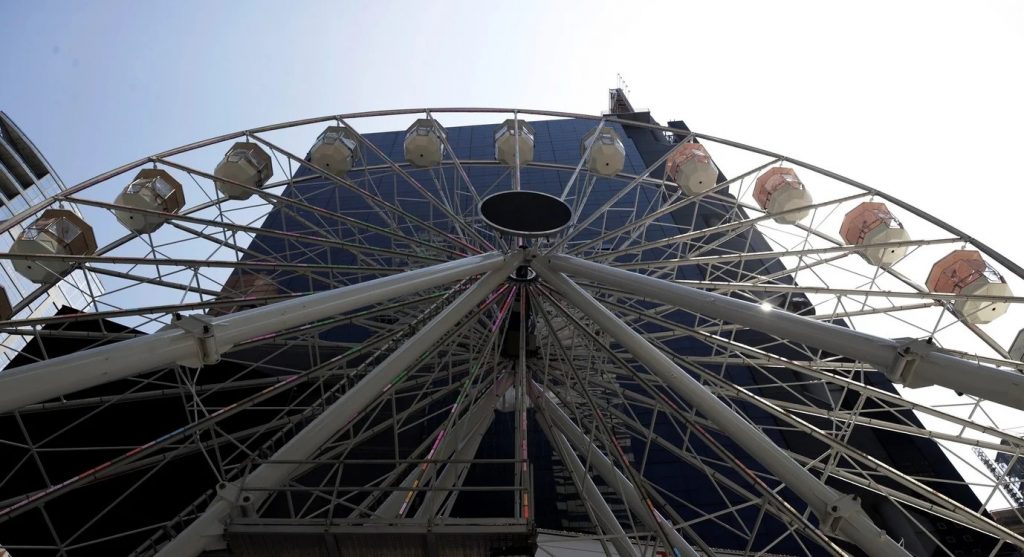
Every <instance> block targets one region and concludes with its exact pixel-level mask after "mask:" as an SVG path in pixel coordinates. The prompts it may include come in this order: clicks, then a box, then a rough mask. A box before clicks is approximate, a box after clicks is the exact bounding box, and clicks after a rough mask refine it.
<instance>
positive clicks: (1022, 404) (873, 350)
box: [535, 255, 1024, 410]
mask: <svg viewBox="0 0 1024 557" xmlns="http://www.w3.org/2000/svg"><path fill="white" fill-rule="evenodd" d="M538 263H539V265H535V267H544V268H550V269H551V270H552V271H556V272H559V273H568V274H571V275H575V276H578V277H582V278H586V279H588V280H592V281H595V282H598V283H601V284H606V285H608V286H612V287H614V288H620V289H622V290H624V291H626V292H630V293H631V294H632V295H634V296H638V297H645V298H650V299H654V300H658V301H659V302H662V303H665V304H669V305H673V306H676V307H679V308H681V309H684V310H687V311H690V312H694V313H700V314H701V315H706V316H708V317H713V318H715V319H721V320H723V321H726V322H729V323H734V324H736V325H741V326H744V327H749V328H751V329H756V330H758V331H762V332H764V333H767V334H770V335H773V336H776V337H780V338H785V339H788V340H791V341H794V342H797V343H800V344H806V345H808V346H813V347H815V348H820V349H822V350H825V351H827V352H831V353H833V354H839V355H842V356H847V357H849V358H853V359H855V360H858V361H861V362H865V363H867V364H870V365H871V366H874V367H875V368H876V369H878V370H880V371H883V372H885V373H886V375H888V376H889V379H890V380H892V381H893V382H896V383H901V384H903V385H904V386H905V387H910V388H917V387H927V386H930V385H940V386H943V387H946V388H949V389H952V390H954V391H956V392H958V393H968V394H971V395H974V396H977V397H980V398H983V399H985V400H990V401H992V402H998V403H1000V404H1004V405H1006V406H1009V407H1011V408H1017V409H1019V410H1024V374H1020V373H1013V372H1009V371H1005V370H1002V369H999V368H996V367H993V366H990V365H985V364H981V363H977V362H971V361H968V360H965V359H963V358H959V357H957V356H953V355H950V354H945V353H942V352H941V351H939V350H938V349H936V348H935V347H933V346H931V345H929V344H927V343H926V342H923V341H915V340H912V339H897V340H893V339H888V338H883V337H878V336H874V335H870V334H867V333H864V332H861V331H855V330H853V329H848V328H846V327H840V326H838V325H832V324H830V323H822V322H820V321H816V320H813V319H808V318H806V317H801V316H799V315H794V314H792V313H789V312H786V311H782V310H778V309H774V308H768V309H766V308H765V307H763V306H761V305H759V304H753V303H750V302H744V301H742V300H737V299H735V298H730V297H728V296H723V295H721V294H716V293H714V292H706V291H703V290H697V289H694V288H690V287H688V286H683V285H681V284H675V283H672V282H668V281H665V280H661V279H656V278H652V277H648V276H644V275H641V274H639V273H633V272H630V271H623V270H620V269H615V268H612V267H609V266H607V265H602V264H599V263H590V262H588V261H583V260H582V259H577V258H575V257H569V256H565V255H552V256H549V257H547V256H546V257H543V258H542V259H539V260H538ZM538 272H539V269H538Z"/></svg>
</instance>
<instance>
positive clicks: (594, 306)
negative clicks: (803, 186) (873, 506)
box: [533, 256, 910, 557]
mask: <svg viewBox="0 0 1024 557" xmlns="http://www.w3.org/2000/svg"><path fill="white" fill-rule="evenodd" d="M556 257H557V259H556ZM556 257H551V258H540V259H538V260H535V261H534V262H533V268H534V269H535V270H536V271H537V273H538V274H540V276H541V277H542V278H543V279H544V280H545V281H546V282H548V284H550V285H551V286H552V287H553V288H555V289H556V290H557V291H558V292H559V294H561V295H562V296H565V297H566V298H567V299H568V300H569V301H571V302H572V303H573V304H574V305H575V306H576V307H577V308H579V309H580V310H581V311H583V313H585V314H586V315H587V317H589V318H590V319H591V320H593V321H594V323H595V324H597V325H598V326H599V327H601V328H602V329H603V330H604V331H606V332H607V333H608V334H609V335H611V336H612V338H614V339H615V340H616V341H618V342H619V344H621V345H622V346H623V347H624V348H626V350H628V351H629V352H630V353H631V354H633V356H634V357H636V359H637V360H639V361H640V362H641V363H642V364H643V365H644V366H645V367H647V368H648V369H649V370H650V371H651V372H652V373H654V374H655V375H656V376H657V377H658V378H659V379H661V380H662V381H663V382H664V383H665V384H666V385H667V386H668V387H669V388H671V389H672V390H673V391H675V392H676V393H677V394H678V395H679V396H680V397H682V398H683V399H684V400H686V401H687V402H689V403H690V404H692V405H693V406H694V408H696V409H697V410H698V411H699V412H701V413H702V414H704V415H705V416H707V417H708V419H709V420H711V421H712V422H713V423H715V424H716V425H717V426H718V428H719V429H720V430H721V431H722V432H723V433H725V434H726V435H728V436H730V437H731V438H732V439H733V440H734V441H735V442H736V443H737V444H738V445H740V446H741V447H743V449H744V450H745V451H747V452H748V453H749V454H750V455H751V456H753V457H754V458H757V459H758V461H760V462H761V464H762V465H764V467H765V468H767V469H768V470H770V471H771V472H772V473H773V474H775V476H776V477H778V478H779V479H780V480H781V481H782V482H783V483H785V484H786V485H787V487H788V488H789V489H790V490H791V491H793V493H795V494H796V495H797V496H798V497H800V498H801V499H802V500H804V501H805V502H806V503H807V504H808V505H809V506H810V508H811V509H812V510H813V511H814V513H815V514H816V515H817V516H818V517H819V520H820V521H821V522H822V523H823V524H824V525H825V526H826V528H827V529H832V530H833V531H835V532H836V533H838V534H841V535H843V536H845V537H847V538H848V539H850V540H851V541H853V542H854V543H855V544H857V545H858V546H859V547H860V548H862V549H864V550H865V551H867V552H868V553H869V554H871V555H878V556H890V555H893V556H895V555H904V556H908V557H909V555H910V554H909V553H907V551H906V550H905V549H903V548H902V547H900V546H899V544H897V543H896V542H895V541H894V540H893V539H892V538H890V537H888V536H887V535H886V534H885V532H884V531H883V530H881V529H879V528H878V527H877V526H875V524H874V523H873V522H872V521H871V519H870V518H869V517H868V515H867V513H865V512H864V510H863V509H862V508H861V507H860V504H859V502H858V501H857V500H856V499H855V498H851V497H850V496H848V495H844V494H842V493H840V492H838V491H836V490H834V489H832V488H831V487H828V486H827V485H825V484H824V483H823V482H822V481H821V480H819V479H818V478H817V477H815V476H814V475H813V474H811V473H810V472H808V471H807V470H806V469H805V468H804V467H803V466H801V465H800V464H799V463H797V462H796V461H795V460H793V459H792V458H791V457H790V456H789V455H787V454H786V453H785V451H783V450H782V449H780V448H779V447H778V446H777V445H776V444H775V443H774V442H772V441H771V439H769V438H768V437H766V436H765V435H764V434H763V433H761V432H760V431H758V430H757V428H755V427H754V426H753V425H751V424H750V422H748V421H746V420H745V419H743V417H741V416H740V415H738V414H736V413H735V412H733V410H732V409H730V408H729V407H728V406H727V405H726V404H725V403H724V402H722V401H721V400H719V399H718V397H716V396H715V395H714V394H712V393H711V392H710V391H708V390H707V389H706V388H705V387H704V386H703V385H701V384H700V383H699V382H697V380H695V379H694V378H693V377H691V376H690V375H689V374H687V373H686V372H684V371H683V370H682V369H680V368H679V367H678V366H676V365H675V364H674V363H673V362H672V360H671V359H669V358H668V356H666V355H665V354H663V353H661V352H660V351H659V350H658V349H656V348H655V347H653V346H651V345H650V344H648V342H647V341H646V340H644V338H643V337H642V336H640V335H639V334H638V333H637V332H636V331H634V330H633V329H631V328H630V327H629V326H628V325H626V324H625V323H623V322H622V321H620V320H619V319H618V318H617V317H615V315H614V314H612V313H611V312H610V311H608V310H607V309H605V308H604V307H603V306H601V304H600V303H598V302H597V301H596V300H594V299H593V298H592V297H590V295H589V294H587V293H586V292H585V291H584V290H583V289H582V288H580V287H579V286H577V285H575V284H573V283H572V282H571V281H570V280H569V279H568V278H567V277H566V276H565V275H563V274H561V273H560V272H558V271H560V270H561V268H562V267H569V268H573V267H574V266H573V265H569V264H567V263H565V262H568V263H572V262H574V261H575V260H574V258H569V257H564V256H556ZM555 261H558V263H555ZM596 267H598V271H600V270H601V269H604V268H606V267H604V266H601V265H596ZM587 270H588V271H590V273H588V275H597V276H602V273H599V272H597V271H593V270H591V269H589V268H588V269H587ZM622 272H623V273H626V274H628V275H632V276H634V277H639V275H636V274H635V273H629V272H628V271H622ZM602 278H603V277H602ZM633 280H634V281H635V279H633ZM651 280H656V279H651ZM657 282H659V283H660V282H662V281H657ZM745 305H751V306H753V307H754V308H757V306H755V305H753V304H745ZM758 311H760V310H759V308H758Z"/></svg>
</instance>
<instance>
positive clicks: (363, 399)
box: [157, 253, 522, 557]
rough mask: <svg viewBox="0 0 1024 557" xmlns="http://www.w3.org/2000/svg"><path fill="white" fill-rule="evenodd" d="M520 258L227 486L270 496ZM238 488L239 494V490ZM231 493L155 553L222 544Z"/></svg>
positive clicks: (252, 500) (256, 500)
mask: <svg viewBox="0 0 1024 557" xmlns="http://www.w3.org/2000/svg"><path fill="white" fill-rule="evenodd" d="M521 259H522V256H521V253H516V254H514V255H512V256H509V257H504V258H500V259H499V260H498V261H500V264H499V265H498V266H497V268H494V269H491V270H490V271H489V272H488V273H487V274H486V275H484V276H483V277H482V278H481V279H480V280H479V281H477V283H476V284H474V285H473V286H472V287H471V288H470V289H469V290H467V291H466V292H465V293H463V294H462V295H461V296H460V297H459V298H458V299H457V300H456V301H455V302H454V303H452V305H450V306H448V307H447V308H445V309H444V310H443V311H442V312H441V313H440V314H439V315H438V316H437V317H435V318H434V319H432V320H431V321H430V323H428V324H427V325H426V326H425V327H423V329H421V330H420V331H419V332H418V333H416V334H415V335H413V337H412V338H410V339H409V340H408V341H407V342H406V343H405V344H403V345H402V346H401V347H399V348H398V349H397V350H395V352H393V353H392V354H391V355H390V356H388V357H387V358H386V359H385V360H384V361H383V362H381V363H380V364H379V365H378V366H377V367H375V368H374V369H373V371H371V372H370V373H368V374H367V375H366V377H364V378H363V379H362V380H361V381H359V383H356V384H355V385H354V386H353V387H352V388H351V389H349V390H348V391H347V392H346V393H345V394H344V395H342V396H341V398H339V399H338V400H337V401H335V402H334V403H333V404H331V406H330V407H328V408H327V409H326V410H324V412H323V413H322V414H321V415H320V416H318V417H317V418H316V419H315V420H313V421H312V422H311V423H310V424H309V425H308V426H306V427H305V428H304V429H303V430H302V431H300V432H299V433H297V434H296V435H295V436H294V437H292V438H291V439H290V440H289V441H288V442H287V443H286V444H285V445H284V446H282V447H281V448H280V449H279V450H278V451H277V452H276V453H274V455H273V456H272V457H271V458H270V459H269V460H271V461H273V462H265V463H264V464H262V465H260V466H259V467H258V468H256V469H255V470H253V472H252V473H250V474H249V475H248V476H246V477H245V478H244V479H243V480H241V481H240V482H238V483H237V484H235V485H234V486H232V487H229V488H228V489H227V491H232V490H234V491H236V492H237V493H236V495H237V496H238V497H239V498H240V499H244V498H247V499H248V501H247V502H246V504H247V505H251V506H252V507H253V508H255V507H257V506H259V504H260V503H261V502H262V501H263V500H265V499H266V498H267V497H269V496H270V491H269V490H272V489H274V488H276V487H279V486H281V485H282V484H284V483H285V482H286V481H288V479H289V478H290V477H291V476H292V475H293V474H294V473H295V471H296V470H297V469H298V468H299V467H300V466H301V462H300V461H303V460H305V459H307V458H309V457H310V456H311V455H312V454H313V452H314V451H316V450H317V449H318V448H319V447H321V446H322V445H323V444H324V443H326V442H328V441H329V440H330V439H331V438H332V437H333V436H334V435H335V433H337V432H338V431H339V430H340V429H342V428H344V427H345V426H346V425H347V424H349V423H351V421H352V420H353V419H355V418H357V417H358V416H359V415H360V414H361V413H362V412H363V410H364V409H366V407H367V406H369V405H370V404H371V403H372V402H373V401H374V400H376V399H377V398H378V397H379V396H381V394H382V393H386V392H387V391H389V390H390V389H391V388H392V387H393V386H394V384H395V383H396V382H397V381H400V380H401V377H402V374H403V372H404V371H405V370H406V369H407V368H408V367H409V366H410V365H412V364H413V363H414V362H415V361H416V360H417V359H418V358H419V357H420V356H421V355H422V354H423V353H424V352H425V351H427V350H428V349H429V348H430V347H431V346H432V345H433V344H434V343H436V342H437V341H438V340H439V339H440V338H442V337H443V336H444V335H445V333H447V332H448V330H449V329H450V328H452V327H454V326H455V324H456V323H457V322H458V321H459V320H460V319H462V317H464V316H465V315H466V314H467V313H469V312H470V311H471V310H472V309H473V308H474V307H475V306H476V305H477V304H479V303H480V302H481V301H483V300H484V298H486V297H487V295H488V294H490V293H491V292H492V291H493V290H494V289H495V288H497V287H498V285H499V284H501V283H502V282H503V281H505V280H506V279H507V278H508V275H509V274H510V273H511V272H512V270H513V269H515V267H516V266H517V265H518V264H519V262H520V260H521ZM242 491H244V492H245V495H242ZM233 499H234V497H230V496H228V497H225V496H224V495H222V496H220V497H219V498H218V499H216V500H215V501H214V502H213V503H212V504H211V505H210V506H209V507H208V508H207V509H206V511H205V512H204V513H203V514H202V515H201V516H200V517H199V518H197V519H196V520H195V521H194V522H193V523H192V524H190V525H189V526H188V527H187V528H186V529H185V530H184V531H182V532H181V533H180V534H179V535H178V536H177V537H175V538H174V539H173V540H171V541H170V542H169V543H168V544H167V545H165V546H164V547H163V548H162V549H161V550H160V552H159V553H158V554H157V555H158V556H164V557H169V556H174V557H181V556H189V557H194V556H196V555H199V554H200V553H202V552H203V551H204V550H207V549H213V548H216V547H220V546H223V531H224V520H225V519H226V518H228V517H229V516H230V515H231V513H232V511H233V510H234V509H235V506H236V502H235V501H234V500H233Z"/></svg>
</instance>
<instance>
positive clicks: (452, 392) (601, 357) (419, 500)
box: [0, 108, 1024, 557]
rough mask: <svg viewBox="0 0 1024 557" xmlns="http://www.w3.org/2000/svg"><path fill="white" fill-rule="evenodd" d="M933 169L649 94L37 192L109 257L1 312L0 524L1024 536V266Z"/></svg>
mask: <svg viewBox="0 0 1024 557" xmlns="http://www.w3.org/2000/svg"><path fill="white" fill-rule="evenodd" d="M394 129H399V130H400V131H397V132H396V131H385V130H394ZM310 145H312V147H310ZM912 201H913V200H908V201H903V200H900V199H899V198H897V197H894V196H892V195H889V194H887V193H885V192H882V191H879V190H876V189H874V188H871V187H868V186H865V185H863V184H860V183H858V182H856V181H854V180H851V179H848V178H846V177H843V176H840V175H838V174H836V173H833V172H830V171H827V170H824V169H821V168H818V167H815V166H813V165H811V164H807V163H803V162H800V161H799V160H795V159H793V158H790V157H786V156H783V155H780V154H776V153H772V152H768V151H765V150H762V149H757V148H754V147H750V146H747V145H744V144H741V143H738V142H735V141H730V140H725V139H721V138H716V137H712V136H708V135H705V134H701V133H696V132H692V131H690V130H689V129H687V128H686V127H685V126H683V125H681V124H675V125H670V126H662V125H660V124H657V123H656V122H654V121H653V120H651V119H650V118H649V116H646V117H645V116H644V115H643V114H639V115H638V114H637V113H616V112H611V113H609V114H606V115H603V116H593V115H581V114H571V113H562V112H552V111H541V110H523V109H506V108H495V109H468V108H454V109H452V108H441V109H429V110H423V109H415V110H391V111H380V112H372V113H358V114H343V115H331V116H327V117H322V118H311V119H308V120H301V121H295V122H287V123H283V124H277V125H271V126H264V127H261V128H255V129H251V130H245V131H242V132H238V133H232V134H227V135H223V136H220V137H216V138H212V139H209V140H205V141H199V142H196V143H193V144H190V145H186V146H182V147H179V148H176V149H171V150H168V151H165V152H163V153H159V154H156V155H154V156H152V157H147V158H146V159H142V160H139V161H136V162H134V163H131V164H127V165H124V166H122V167H119V168H117V169H114V170H112V171H110V172H107V173H104V174H102V175H100V176H98V177H96V178H93V179H91V180H87V181H85V182H83V183H81V184H78V185H76V186H73V187H70V188H68V189H66V190H65V191H63V192H61V193H60V194H58V195H55V196H53V197H51V198H49V199H46V200H44V201H43V202H41V203H39V204H37V205H35V206H34V207H32V208H31V209H29V210H28V211H26V212H23V213H21V214H19V215H17V216H15V217H14V218H13V219H10V220H8V221H6V222H4V223H3V224H2V225H0V231H2V232H3V233H5V234H9V235H11V237H12V248H11V250H10V251H9V253H6V254H0V260H2V261H6V262H8V263H5V264H6V265H9V267H10V268H11V269H13V271H14V272H17V273H18V274H19V275H21V276H22V277H24V278H25V279H26V280H29V281H31V282H33V283H35V284H37V285H39V288H38V290H37V291H36V294H35V295H42V294H43V293H44V292H45V290H46V288H48V287H50V286H52V285H53V284H56V283H58V282H62V281H64V282H67V283H68V284H72V285H73V284H81V283H82V281H74V280H72V279H73V278H74V277H75V276H76V274H81V273H91V274H92V275H95V276H99V277H101V278H102V280H103V283H104V289H103V290H102V291H101V292H89V293H88V294H89V297H90V300H91V304H90V306H89V307H87V308H76V310H75V311H72V310H69V309H68V308H65V309H64V310H63V311H59V312H58V313H57V314H56V315H53V316H51V317H31V316H28V314H27V312H26V308H29V307H30V305H31V304H32V301H33V298H32V296H29V297H27V298H25V299H23V300H11V301H10V304H9V306H10V308H9V311H5V313H6V314H5V315H2V316H0V317H2V318H3V319H4V320H5V321H3V322H2V323H0V328H2V332H3V333H6V334H9V335H20V336H23V337H25V338H26V339H27V340H28V341H29V342H28V344H27V346H26V348H25V349H24V350H23V351H22V352H21V354H20V355H18V356H17V358H15V360H14V361H13V362H12V365H11V366H10V367H9V368H8V369H7V370H5V371H2V372H0V412H2V414H0V443H2V446H3V449H2V452H0V455H2V456H3V459H2V465H0V545H3V546H4V547H6V548H7V549H8V550H9V551H10V552H11V554H12V555H14V556H15V557H21V556H22V555H34V554H40V555H50V554H53V555H68V556H76V555H97V554H103V555H118V554H133V555H161V556H177V555H201V554H203V555H257V556H259V555H356V554H367V555H368V554H370V553H381V552H392V553H396V554H400V555H410V556H412V555H425V556H427V555H430V556H433V555H478V554H486V555H526V554H533V553H534V552H539V553H538V554H541V553H545V554H548V555H569V554H576V553H579V552H589V553H594V552H596V553H605V554H608V555H613V554H614V555H619V556H626V555H629V556H633V555H636V556H641V555H652V556H654V555H669V554H674V555H680V556H690V557H692V556H697V555H702V556H703V555H793V556H795V555H814V556H817V555H872V556H874V555H915V556H916V555H1016V554H1017V551H1019V550H1020V549H1021V548H1024V535H1022V534H1021V532H1024V516H1022V514H1021V512H1020V511H1018V510H1017V507H1018V502H1017V501H1016V499H1015V497H1019V493H1020V491H1021V487H1020V485H1019V483H1020V480H1019V479H1016V480H1015V479H1014V478H1016V477H1017V476H1014V475H1013V474H1011V473H1009V472H1008V470H1013V469H1014V466H1016V465H1017V460H1018V459H1020V457H1021V454H1022V448H1024V439H1022V438H1021V436H1020V435H1019V433H1015V431H1019V430H1015V429H1014V428H1017V427H1018V426H1020V425H1024V420H1022V419H1021V418H1022V417H1024V413H1022V412H1021V411H1022V410H1024V387H1022V384H1024V376H1022V375H1021V374H1022V372H1024V363H1021V357H1022V353H1024V343H1021V342H1020V341H1019V340H1017V342H1014V341H1015V339H1017V337H1015V335H1016V332H1017V331H1018V330H1020V329H1021V328H1022V326H1024V310H1022V309H1021V307H1020V306H1021V303H1022V302H1024V299H1022V298H1020V297H1017V296H1015V294H1014V293H1020V292H1024V284H1022V281H1024V269H1021V267H1020V266H1019V265H1017V264H1016V263H1014V262H1013V261H1012V260H1011V259H1009V258H1007V257H1005V256H1003V255H1001V254H999V253H998V252H995V251H994V250H992V249H990V248H989V247H987V246H985V245H984V244H982V243H980V242H978V241H976V240H974V239H973V238H971V237H970V236H968V235H967V234H966V233H965V232H962V231H960V230H959V229H957V228H955V227H954V226H952V225H950V224H947V223H945V222H942V221H941V220H939V219H937V218H934V217H932V216H931V215H929V214H927V213H926V212H924V211H922V210H920V209H919V208H917V207H916V206H914V205H913V204H912ZM86 282H88V281H86ZM2 306H3V304H0V307H2ZM77 310H81V311H77ZM979 454H980V456H981V460H979ZM986 459H988V461H992V459H996V460H998V461H999V462H1001V463H1003V465H1001V466H994V465H991V462H988V464H986ZM1021 476H1024V474H1021ZM1015 494H1016V495H1015Z"/></svg>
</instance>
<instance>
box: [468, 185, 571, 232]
mask: <svg viewBox="0 0 1024 557" xmlns="http://www.w3.org/2000/svg"><path fill="white" fill-rule="evenodd" d="M480 216H481V217H483V219H484V222H486V223H487V224H488V225H489V226H490V227H491V228H493V229H495V230H497V231H498V232H499V233H504V234H509V235H512V236H522V237H538V236H551V235H553V234H556V233H557V232H558V231H560V230H562V229H563V228H565V227H566V226H567V225H568V224H569V221H571V220H572V209H570V208H569V206H568V205H566V204H565V202H564V201H562V200H561V199H559V198H557V197H555V196H553V195H548V194H546V193H540V192H536V191H523V190H513V191H503V192H499V193H496V194H493V195H490V196H488V197H486V198H484V200H483V201H481V202H480Z"/></svg>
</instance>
